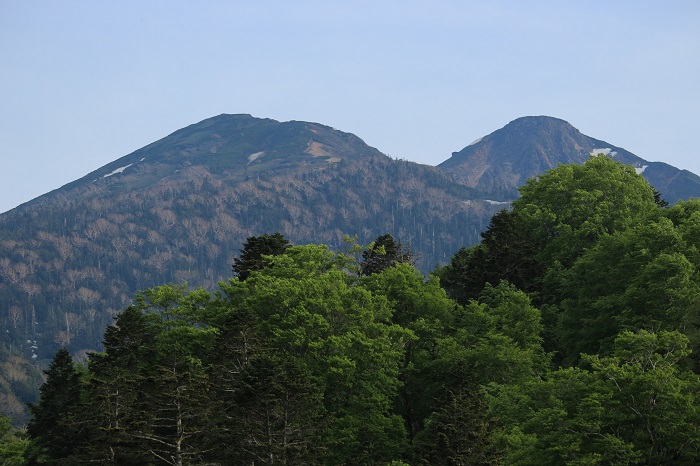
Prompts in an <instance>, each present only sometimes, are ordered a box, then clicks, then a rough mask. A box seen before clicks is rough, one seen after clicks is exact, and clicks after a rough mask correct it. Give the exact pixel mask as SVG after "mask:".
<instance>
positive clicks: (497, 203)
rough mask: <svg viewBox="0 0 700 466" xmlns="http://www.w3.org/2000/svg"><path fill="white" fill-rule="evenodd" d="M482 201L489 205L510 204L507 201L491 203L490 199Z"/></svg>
mask: <svg viewBox="0 0 700 466" xmlns="http://www.w3.org/2000/svg"><path fill="white" fill-rule="evenodd" d="M484 201H485V202H486V203H488V204H491V205H507V204H510V202H509V201H492V200H491V199H484Z"/></svg>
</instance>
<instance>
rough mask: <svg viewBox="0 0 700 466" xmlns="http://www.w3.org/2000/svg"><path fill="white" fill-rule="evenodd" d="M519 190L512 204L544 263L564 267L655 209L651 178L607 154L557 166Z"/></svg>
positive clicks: (529, 181)
mask: <svg viewBox="0 0 700 466" xmlns="http://www.w3.org/2000/svg"><path fill="white" fill-rule="evenodd" d="M520 194H521V196H520V198H519V199H518V200H516V201H515V202H513V209H514V211H516V212H517V213H518V215H519V216H520V218H521V219H522V220H523V221H524V222H525V224H526V225H527V228H529V229H530V230H531V231H532V233H533V234H534V237H535V239H536V240H537V241H539V242H540V244H543V248H544V249H543V251H542V256H541V257H542V260H543V261H544V262H545V264H551V263H552V262H553V261H558V262H560V263H561V264H564V265H565V266H568V265H570V264H571V263H572V262H573V260H575V259H576V258H577V257H578V256H580V255H581V254H582V253H583V252H584V251H585V250H586V249H587V248H588V247H590V246H591V245H593V244H595V242H596V241H597V240H598V239H600V238H601V237H602V236H604V235H610V234H612V233H614V232H616V231H622V230H624V229H626V228H628V227H629V226H630V225H633V224H634V223H635V222H636V221H638V220H639V219H641V218H644V217H646V216H647V215H648V214H649V213H651V212H655V211H656V210H657V209H658V208H657V204H656V202H655V200H654V190H653V188H652V187H651V186H650V185H649V183H647V182H646V180H644V178H642V177H641V176H640V175H637V174H636V173H635V171H634V169H633V168H632V167H631V166H629V165H623V164H622V163H620V162H617V161H615V160H613V159H611V158H609V157H606V156H597V157H591V158H590V159H589V160H588V161H587V162H586V163H585V164H583V165H576V164H567V165H560V166H558V167H557V168H554V169H551V170H549V171H547V173H546V174H545V175H542V176H540V177H538V178H531V179H529V180H528V181H527V183H526V184H525V186H523V187H522V188H520Z"/></svg>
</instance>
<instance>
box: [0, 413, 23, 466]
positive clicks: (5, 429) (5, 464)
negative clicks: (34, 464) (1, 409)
mask: <svg viewBox="0 0 700 466" xmlns="http://www.w3.org/2000/svg"><path fill="white" fill-rule="evenodd" d="M27 443H28V442H27V440H26V439H24V438H22V435H21V433H20V432H18V431H16V430H15V429H13V428H12V424H11V423H10V418H7V417H5V416H0V465H2V466H22V465H23V464H24V451H25V450H26V449H27Z"/></svg>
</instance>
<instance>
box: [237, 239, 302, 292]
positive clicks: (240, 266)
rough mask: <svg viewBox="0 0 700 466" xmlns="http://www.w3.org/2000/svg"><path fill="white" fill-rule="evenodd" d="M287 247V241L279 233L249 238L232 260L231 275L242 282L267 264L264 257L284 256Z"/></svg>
mask: <svg viewBox="0 0 700 466" xmlns="http://www.w3.org/2000/svg"><path fill="white" fill-rule="evenodd" d="M288 247H289V241H287V239H285V237H284V236H283V235H282V233H279V232H277V233H275V234H273V235H268V234H264V235H262V236H250V237H248V239H247V240H246V243H245V244H244V245H243V249H241V250H240V252H241V255H240V257H236V258H234V259H233V273H235V274H236V275H237V276H238V279H239V280H241V281H243V280H245V279H246V278H248V277H249V276H250V273H251V272H254V271H256V270H260V269H262V268H264V267H265V266H266V265H267V264H268V261H267V259H266V258H265V256H276V255H279V254H284V251H286V249H287V248H288Z"/></svg>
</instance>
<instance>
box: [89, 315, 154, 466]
mask: <svg viewBox="0 0 700 466" xmlns="http://www.w3.org/2000/svg"><path fill="white" fill-rule="evenodd" d="M156 333H157V332H156V329H155V327H154V326H153V323H152V322H151V321H150V319H149V318H148V316H146V315H144V314H143V312H142V311H140V310H139V309H137V308H136V307H134V306H130V307H128V308H126V309H125V310H124V311H122V312H121V313H120V314H119V315H118V316H117V317H116V318H115V323H114V325H111V326H109V327H108V328H107V329H106V331H105V336H104V341H103V344H104V348H105V350H104V352H102V353H92V354H90V359H89V364H88V368H89V372H90V377H89V384H88V386H87V394H88V404H87V406H86V408H85V409H86V410H88V412H89V417H90V422H89V423H88V427H89V442H88V446H87V448H85V449H84V450H83V451H81V452H80V453H79V454H80V455H81V458H82V459H84V460H86V461H88V460H90V461H96V460H101V461H103V462H104V463H106V464H123V465H129V464H133V465H138V464H146V463H147V462H148V461H149V460H150V459H151V455H150V454H149V453H148V449H147V447H146V445H145V444H144V441H143V440H142V439H139V438H137V437H135V436H134V434H137V433H138V432H142V431H143V430H144V429H147V428H148V423H149V422H150V416H149V415H148V413H150V412H151V410H152V406H149V405H148V404H147V403H146V400H145V397H144V396H143V392H144V391H148V390H150V388H151V387H149V386H148V385H147V383H146V374H147V369H146V368H147V367H148V365H149V364H151V361H152V360H153V358H154V357H155V355H156V352H155V346H154V343H155V339H156Z"/></svg>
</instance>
